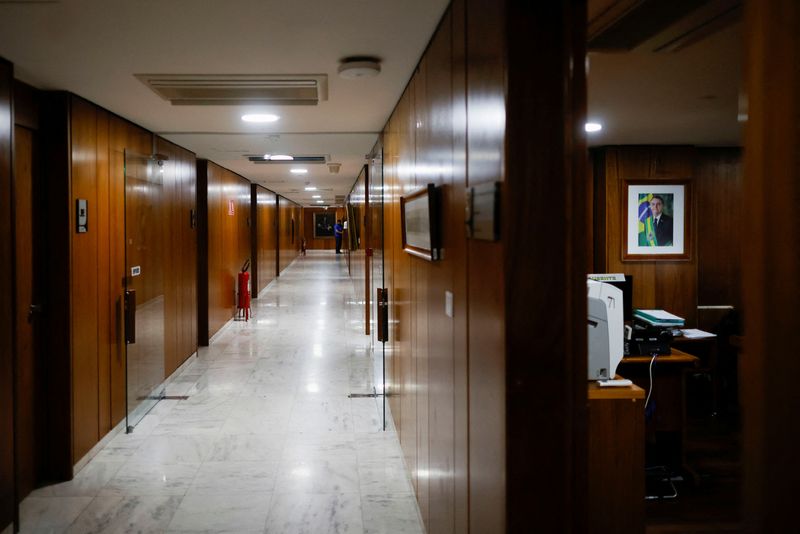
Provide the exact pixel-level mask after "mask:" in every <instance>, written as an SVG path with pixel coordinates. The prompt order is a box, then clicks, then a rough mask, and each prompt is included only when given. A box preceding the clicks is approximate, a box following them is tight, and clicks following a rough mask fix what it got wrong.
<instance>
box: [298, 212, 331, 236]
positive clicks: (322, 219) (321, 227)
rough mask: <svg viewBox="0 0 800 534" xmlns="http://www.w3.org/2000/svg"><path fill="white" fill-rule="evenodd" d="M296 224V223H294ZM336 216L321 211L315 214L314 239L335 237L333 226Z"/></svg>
mask: <svg viewBox="0 0 800 534" xmlns="http://www.w3.org/2000/svg"><path fill="white" fill-rule="evenodd" d="M292 222H294V221H292ZM335 224H336V214H335V213H334V212H332V211H321V212H318V213H315V214H314V239H324V238H326V237H331V238H332V237H333V226H334V225H335Z"/></svg>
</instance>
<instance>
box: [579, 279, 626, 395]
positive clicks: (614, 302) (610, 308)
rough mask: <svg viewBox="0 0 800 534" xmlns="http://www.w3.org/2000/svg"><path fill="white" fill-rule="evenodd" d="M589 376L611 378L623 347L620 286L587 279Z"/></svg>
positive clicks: (620, 357)
mask: <svg viewBox="0 0 800 534" xmlns="http://www.w3.org/2000/svg"><path fill="white" fill-rule="evenodd" d="M586 286H587V295H588V301H587V308H588V310H587V311H588V322H589V336H588V341H589V351H588V352H589V380H611V379H613V378H614V375H615V374H616V372H617V365H618V364H619V362H620V360H621V359H622V351H623V336H624V330H625V329H624V323H623V305H622V290H620V289H619V288H616V287H614V286H612V285H611V284H605V283H603V282H595V281H594V280H587V281H586Z"/></svg>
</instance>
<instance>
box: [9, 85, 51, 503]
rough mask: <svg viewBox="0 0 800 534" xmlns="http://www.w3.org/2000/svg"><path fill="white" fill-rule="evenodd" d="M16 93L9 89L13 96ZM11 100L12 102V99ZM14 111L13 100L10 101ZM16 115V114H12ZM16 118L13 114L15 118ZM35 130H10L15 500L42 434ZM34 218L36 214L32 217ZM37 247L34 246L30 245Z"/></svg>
mask: <svg viewBox="0 0 800 534" xmlns="http://www.w3.org/2000/svg"><path fill="white" fill-rule="evenodd" d="M16 94H17V91H16V90H15V96H16ZM15 100H16V99H15ZM15 107H16V102H15ZM15 111H16V110H15ZM15 116H16V114H15ZM35 150H36V143H35V131H34V130H31V129H28V128H25V127H23V126H20V125H18V124H17V125H15V127H14V226H15V228H14V244H15V247H14V248H15V251H14V252H15V268H16V271H15V283H14V288H15V298H14V303H15V314H16V323H15V334H16V372H15V375H16V376H15V379H16V384H15V388H14V391H15V397H16V402H15V412H16V413H15V420H16V424H15V428H14V437H15V446H16V450H17V455H16V465H17V499H18V500H22V499H24V498H25V497H26V496H27V495H28V494H29V493H30V492H31V491H32V490H33V489H34V488H35V487H36V483H37V464H38V460H39V458H40V457H41V454H40V451H39V447H40V445H41V440H42V437H43V434H42V433H41V430H42V428H41V420H40V419H39V417H38V413H39V411H40V410H41V409H42V408H43V406H42V405H41V404H40V401H39V399H41V397H42V394H43V393H44V392H43V391H42V390H41V388H40V384H39V380H38V379H37V375H39V373H40V369H41V367H40V362H39V361H38V356H39V354H38V351H37V350H36V348H37V345H39V341H38V339H39V338H40V337H41V332H42V331H41V326H42V325H41V323H40V322H39V319H40V318H39V316H38V314H36V313H32V312H31V306H32V305H34V304H38V303H39V300H38V298H40V295H37V291H36V290H37V289H38V288H37V287H35V286H34V279H35V274H34V273H35V270H36V266H37V262H36V260H37V259H38V258H36V257H35V252H38V250H36V251H35V249H34V245H35V244H36V245H39V244H40V242H39V241H37V240H36V237H35V236H36V232H37V230H39V227H38V226H39V224H38V223H39V221H38V218H37V217H36V216H35V215H34V213H35V205H36V202H35V200H34V199H35V195H36V193H37V192H38V191H36V190H35V186H36V185H38V184H34V172H35V171H34V157H35ZM36 215H38V213H36ZM36 248H37V249H38V248H39V247H38V246H37V247H36Z"/></svg>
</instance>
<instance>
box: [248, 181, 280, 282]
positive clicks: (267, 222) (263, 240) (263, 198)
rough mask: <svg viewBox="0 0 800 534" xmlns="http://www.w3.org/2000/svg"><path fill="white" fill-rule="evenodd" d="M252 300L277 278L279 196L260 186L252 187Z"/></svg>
mask: <svg viewBox="0 0 800 534" xmlns="http://www.w3.org/2000/svg"><path fill="white" fill-rule="evenodd" d="M251 201H252V213H253V223H252V224H253V227H254V228H255V229H256V231H255V232H253V235H252V240H253V252H252V254H251V255H252V258H253V266H252V269H251V272H252V275H253V279H252V287H253V297H254V298H258V294H259V293H261V291H262V290H263V289H264V288H265V287H267V285H269V283H270V282H272V281H273V280H274V279H275V277H276V276H278V196H277V195H276V194H275V193H273V192H272V191H270V190H269V189H265V188H263V187H261V186H260V185H256V184H253V186H252V199H251Z"/></svg>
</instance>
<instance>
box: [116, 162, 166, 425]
mask: <svg viewBox="0 0 800 534" xmlns="http://www.w3.org/2000/svg"><path fill="white" fill-rule="evenodd" d="M168 163H169V162H166V161H157V160H155V159H153V158H152V157H151V156H143V155H140V154H133V153H131V152H128V151H126V152H125V173H124V174H125V269H126V274H125V340H126V360H125V387H126V425H127V431H128V432H132V431H133V430H134V428H135V427H136V425H137V424H138V423H139V422H140V421H141V420H142V418H143V417H144V416H145V415H146V414H147V412H149V411H150V410H151V409H152V408H153V406H155V404H156V403H157V402H158V401H159V400H160V399H161V398H162V397H163V393H164V392H163V389H162V387H163V386H162V385H161V384H162V383H163V381H164V267H163V264H164V253H165V249H164V241H165V240H164V231H165V228H166V225H165V224H164V223H165V220H164V194H163V193H164V191H163V190H164V171H165V166H166V165H168Z"/></svg>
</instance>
